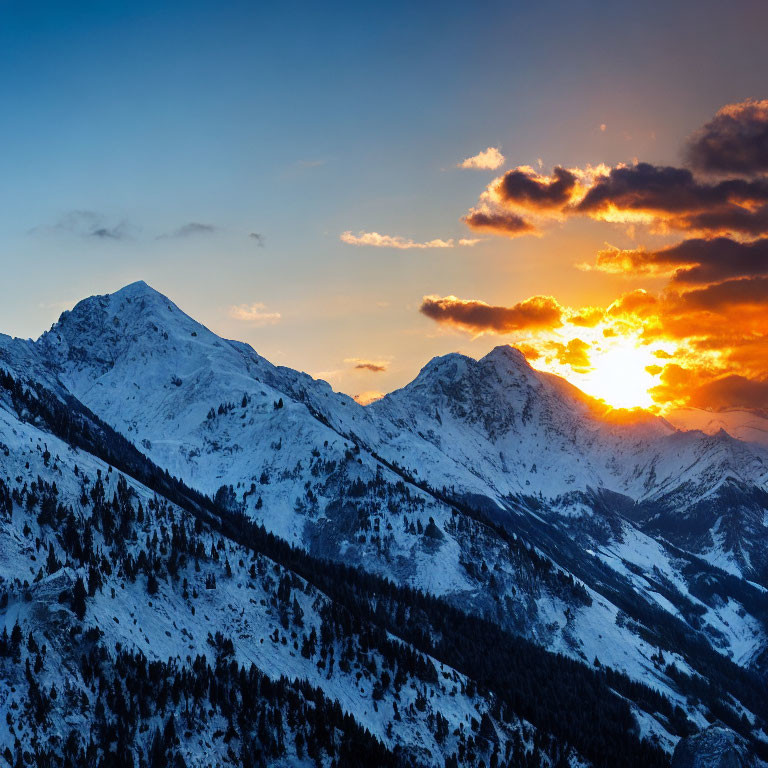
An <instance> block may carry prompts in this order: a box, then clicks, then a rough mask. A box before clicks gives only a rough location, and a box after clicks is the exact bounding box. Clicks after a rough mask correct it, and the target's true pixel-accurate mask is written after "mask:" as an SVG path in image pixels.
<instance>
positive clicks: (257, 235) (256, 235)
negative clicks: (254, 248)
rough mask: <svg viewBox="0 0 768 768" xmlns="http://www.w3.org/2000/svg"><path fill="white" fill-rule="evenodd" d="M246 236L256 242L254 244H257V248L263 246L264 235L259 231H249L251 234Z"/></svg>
mask: <svg viewBox="0 0 768 768" xmlns="http://www.w3.org/2000/svg"><path fill="white" fill-rule="evenodd" d="M248 237H250V238H251V240H253V241H254V242H255V243H256V245H258V246H259V248H263V247H264V244H265V242H266V239H265V237H264V235H262V234H261V232H251V234H250V235H248Z"/></svg>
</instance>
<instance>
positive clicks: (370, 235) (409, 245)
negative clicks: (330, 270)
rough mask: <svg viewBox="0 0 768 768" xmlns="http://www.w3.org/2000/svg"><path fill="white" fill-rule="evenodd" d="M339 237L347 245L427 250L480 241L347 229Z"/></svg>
mask: <svg viewBox="0 0 768 768" xmlns="http://www.w3.org/2000/svg"><path fill="white" fill-rule="evenodd" d="M340 239H341V241H342V242H343V243H347V245H358V246H369V247H372V248H396V249H398V250H401V251H407V250H412V249H417V250H427V249H430V248H455V247H456V246H457V245H459V246H462V247H471V246H473V245H476V244H477V243H479V242H480V238H461V239H460V240H458V241H456V240H454V239H453V238H452V237H451V238H449V239H448V240H443V239H441V238H436V239H434V240H427V241H424V242H418V241H416V240H411V239H410V238H405V237H401V236H400V235H381V234H379V233H378V232H362V231H361V232H358V233H357V234H354V233H353V232H351V231H349V230H347V231H346V232H342V233H341V235H340Z"/></svg>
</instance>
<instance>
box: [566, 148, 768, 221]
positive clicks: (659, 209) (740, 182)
mask: <svg viewBox="0 0 768 768" xmlns="http://www.w3.org/2000/svg"><path fill="white" fill-rule="evenodd" d="M563 212H564V213H568V214H569V215H573V214H585V215H587V216H589V217H591V218H594V219H598V220H602V221H610V222H627V223H646V224H648V225H649V226H651V227H652V228H653V229H656V230H660V231H666V230H670V229H673V230H682V231H690V232H703V233H707V234H718V233H728V232H739V233H745V234H751V235H756V234H760V233H761V232H763V231H768V180H753V181H748V180H745V179H727V180H725V181H720V182H717V183H715V184H709V183H706V182H702V181H699V180H698V179H696V178H695V177H694V176H693V174H692V173H691V171H690V170H688V169H687V168H674V167H671V166H655V165H651V164H650V163H636V164H635V165H632V166H618V167H616V168H612V169H610V171H608V173H606V174H603V175H600V176H598V177H597V178H596V179H595V181H594V183H593V184H592V185H591V186H590V187H588V188H587V190H586V192H585V193H584V195H583V197H581V199H580V200H578V201H575V202H574V203H573V204H572V206H571V207H570V208H569V209H568V210H566V211H563Z"/></svg>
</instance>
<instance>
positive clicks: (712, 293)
mask: <svg viewBox="0 0 768 768" xmlns="http://www.w3.org/2000/svg"><path fill="white" fill-rule="evenodd" d="M738 307H741V308H748V307H760V308H763V307H765V308H766V309H768V277H752V278H740V279H736V280H726V281H724V282H722V283H715V284H714V285H708V286H706V288H696V289H695V290H692V291H686V292H685V293H683V294H681V295H680V296H679V297H678V299H677V303H676V306H674V309H673V311H675V312H680V311H681V310H698V311H704V312H719V313H723V312H730V311H731V310H733V309H735V308H738ZM741 319H743V318H734V324H737V323H738V321H739V320H741Z"/></svg>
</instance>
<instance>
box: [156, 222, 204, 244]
mask: <svg viewBox="0 0 768 768" xmlns="http://www.w3.org/2000/svg"><path fill="white" fill-rule="evenodd" d="M217 230H218V227H216V226H215V225H213V224H203V223H201V222H199V221H189V222H187V223H186V224H182V226H180V227H179V228H178V229H174V230H173V231H172V232H165V233H164V234H162V235H158V236H157V239H158V240H166V239H170V238H184V237H196V236H197V235H210V234H213V233H214V232H216V231H217Z"/></svg>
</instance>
